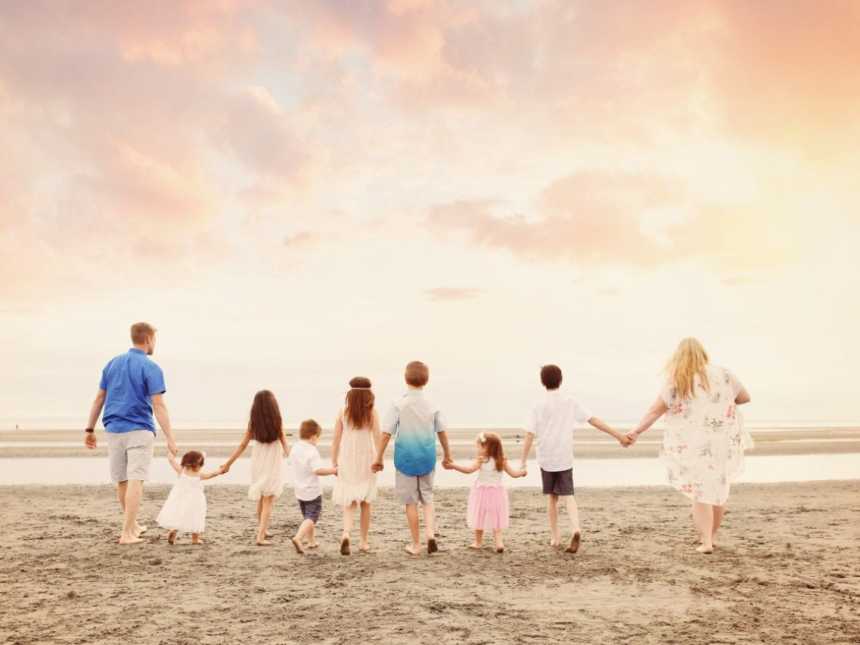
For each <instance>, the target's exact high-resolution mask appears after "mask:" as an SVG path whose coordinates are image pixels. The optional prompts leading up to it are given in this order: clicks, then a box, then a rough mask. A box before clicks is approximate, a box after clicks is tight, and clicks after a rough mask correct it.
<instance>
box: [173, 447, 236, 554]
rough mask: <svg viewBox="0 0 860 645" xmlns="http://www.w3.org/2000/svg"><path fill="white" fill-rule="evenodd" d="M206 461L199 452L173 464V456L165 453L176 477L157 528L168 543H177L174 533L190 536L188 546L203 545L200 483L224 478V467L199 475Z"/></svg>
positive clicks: (204, 500)
mask: <svg viewBox="0 0 860 645" xmlns="http://www.w3.org/2000/svg"><path fill="white" fill-rule="evenodd" d="M205 460H206V457H205V455H204V454H203V453H202V452H197V451H196V450H191V451H189V452H186V453H185V454H184V455H182V462H181V463H176V457H174V456H173V453H171V452H168V453H167V461H169V462H170V465H171V467H172V468H173V470H175V471H176V474H177V475H179V479H178V480H177V482H176V483H175V484H174V485H173V488H171V489H170V494H169V495H168V496H167V500H166V501H165V502H164V506H163V507H162V508H161V512H160V513H159V514H158V519H157V521H158V525H159V526H161V527H162V528H165V529H167V530H168V533H167V543H168V544H175V543H176V534H177V533H191V544H203V538H202V536H203V531H205V530H206V495H205V494H204V492H203V482H204V481H205V480H207V479H212V478H213V477H217V476H218V475H221V474H223V472H224V469H223V467H221V468H219V469H218V470H213V471H210V472H206V473H204V472H202V471H201V470H200V469H201V468H203V462H204V461H205Z"/></svg>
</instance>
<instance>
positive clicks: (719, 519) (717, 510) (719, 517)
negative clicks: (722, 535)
mask: <svg viewBox="0 0 860 645" xmlns="http://www.w3.org/2000/svg"><path fill="white" fill-rule="evenodd" d="M725 514H726V507H725V506H714V526H713V528H712V529H711V540H712V541H716V539H717V531H718V530H719V529H720V524H722V523H723V516H724V515H725Z"/></svg>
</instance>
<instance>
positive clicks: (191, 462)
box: [182, 450, 206, 470]
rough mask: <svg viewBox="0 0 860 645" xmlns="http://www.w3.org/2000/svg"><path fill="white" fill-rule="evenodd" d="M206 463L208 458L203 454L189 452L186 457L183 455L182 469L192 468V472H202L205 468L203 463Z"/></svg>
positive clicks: (193, 451) (194, 451)
mask: <svg viewBox="0 0 860 645" xmlns="http://www.w3.org/2000/svg"><path fill="white" fill-rule="evenodd" d="M204 461H206V457H204V456H203V453H202V452H198V451H197V450H189V451H188V452H186V453H185V454H184V455H182V467H183V468H190V469H191V470H200V469H201V468H203V462H204Z"/></svg>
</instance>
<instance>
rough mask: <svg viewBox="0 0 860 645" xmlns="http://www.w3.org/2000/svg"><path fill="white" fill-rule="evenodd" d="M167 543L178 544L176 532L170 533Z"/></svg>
mask: <svg viewBox="0 0 860 645" xmlns="http://www.w3.org/2000/svg"><path fill="white" fill-rule="evenodd" d="M167 543H168V544H176V531H170V532H168V534H167Z"/></svg>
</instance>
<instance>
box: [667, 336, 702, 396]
mask: <svg viewBox="0 0 860 645" xmlns="http://www.w3.org/2000/svg"><path fill="white" fill-rule="evenodd" d="M707 366H708V354H707V352H705V348H704V347H702V343H700V342H699V341H698V340H696V339H695V338H685V339H684V340H682V341H681V342H680V343H679V344H678V349H676V350H675V353H674V354H673V355H672V358H671V359H670V360H669V363H668V364H667V365H666V373H667V374H668V375H669V381H670V382H671V383H672V385H673V386H674V387H675V395H676V396H677V397H678V398H680V399H691V398H693V397H694V396H695V388H696V376H698V377H699V383H701V385H702V387H703V388H705V390H706V391H709V390H710V389H711V384H710V383H709V382H708V372H707V369H706V368H707Z"/></svg>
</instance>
